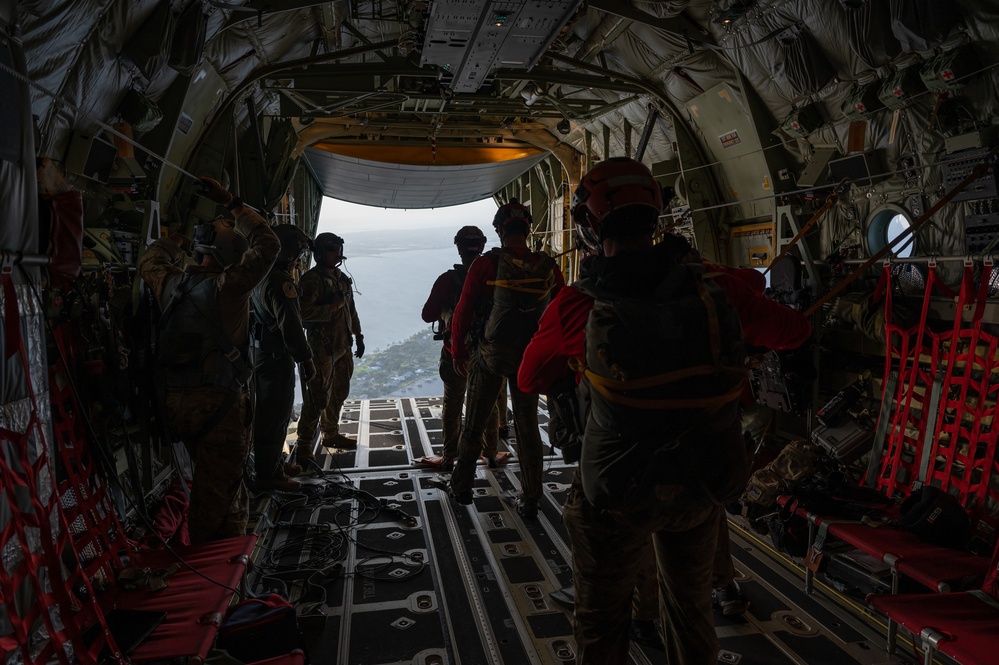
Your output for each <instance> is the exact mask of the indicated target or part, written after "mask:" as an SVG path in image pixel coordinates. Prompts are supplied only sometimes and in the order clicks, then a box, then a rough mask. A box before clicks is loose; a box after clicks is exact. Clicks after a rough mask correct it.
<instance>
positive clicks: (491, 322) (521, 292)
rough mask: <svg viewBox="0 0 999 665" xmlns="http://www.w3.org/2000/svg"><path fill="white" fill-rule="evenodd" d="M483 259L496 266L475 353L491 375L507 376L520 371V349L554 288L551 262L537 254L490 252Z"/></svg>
mask: <svg viewBox="0 0 999 665" xmlns="http://www.w3.org/2000/svg"><path fill="white" fill-rule="evenodd" d="M486 256H490V257H491V258H492V259H493V260H494V261H495V262H496V279H495V280H491V281H489V282H487V283H488V284H490V285H491V286H493V300H492V306H491V307H490V309H489V312H488V314H487V315H486V319H485V326H484V328H483V332H482V342H481V344H480V345H479V352H480V354H481V356H482V360H483V362H484V363H485V365H486V367H487V368H488V369H489V371H490V372H492V373H493V374H497V375H499V376H511V375H513V374H516V372H517V368H518V367H520V360H521V358H523V357H524V349H526V348H527V343H528V342H530V341H531V337H533V336H534V333H535V332H536V331H537V329H538V320H539V319H540V318H541V313H542V312H544V311H545V307H547V306H548V303H549V301H550V300H551V292H552V288H553V287H554V286H555V271H556V270H557V269H558V266H557V265H556V263H555V260H554V259H552V258H551V257H550V256H548V255H547V254H544V253H541V252H529V253H527V254H525V255H524V256H523V257H520V256H517V255H516V254H515V253H514V252H512V251H510V250H507V249H499V248H493V249H491V250H489V253H488V254H486Z"/></svg>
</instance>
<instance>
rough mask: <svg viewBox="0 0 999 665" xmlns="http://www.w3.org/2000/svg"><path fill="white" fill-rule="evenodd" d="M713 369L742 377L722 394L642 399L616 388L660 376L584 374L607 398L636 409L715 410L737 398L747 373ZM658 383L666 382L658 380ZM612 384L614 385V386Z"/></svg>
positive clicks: (730, 369)
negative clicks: (632, 378)
mask: <svg viewBox="0 0 999 665" xmlns="http://www.w3.org/2000/svg"><path fill="white" fill-rule="evenodd" d="M711 370H712V371H720V372H724V373H726V374H733V375H734V374H739V375H741V377H740V380H739V381H738V382H737V383H736V384H735V386H734V387H732V389H731V390H728V391H727V392H725V393H722V394H721V395H713V396H711V397H690V398H676V399H642V398H639V397H628V396H627V395H621V394H619V393H618V392H616V391H615V389H617V390H624V389H623V388H621V386H624V385H631V384H635V383H644V382H646V380H647V379H648V378H654V379H658V378H659V377H647V379H640V380H639V381H614V380H613V379H608V378H606V377H602V376H600V375H599V374H595V373H593V372H591V371H590V370H584V371H583V374H584V375H585V376H586V378H587V379H588V380H589V382H590V385H592V386H593V388H594V390H596V391H597V392H598V393H600V394H601V395H603V396H604V397H605V398H606V399H607V400H609V401H611V402H614V403H615V404H620V405H622V406H630V407H632V408H635V409H708V410H711V411H714V410H716V409H719V408H721V407H723V406H725V405H726V404H728V403H729V402H731V401H732V400H734V399H737V398H738V397H739V396H740V395H741V394H742V392H743V389H744V386H745V383H746V374H745V370H742V369H735V368H732V367H719V368H711ZM657 383H665V382H663V381H658V382H657ZM611 386H614V387H613V388H612V387H611Z"/></svg>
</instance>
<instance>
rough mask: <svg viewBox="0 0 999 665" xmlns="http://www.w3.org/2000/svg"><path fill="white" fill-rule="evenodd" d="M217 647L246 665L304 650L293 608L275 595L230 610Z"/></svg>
mask: <svg viewBox="0 0 999 665" xmlns="http://www.w3.org/2000/svg"><path fill="white" fill-rule="evenodd" d="M215 646H216V648H218V649H222V650H224V651H226V652H228V653H229V655H230V656H232V657H233V658H236V659H238V660H241V661H242V662H244V663H255V662H257V661H261V660H266V659H268V658H274V657H276V656H284V655H287V654H289V653H291V652H292V651H294V650H295V649H301V650H303V651H304V650H305V644H304V640H303V638H302V633H301V631H299V629H298V621H297V619H296V618H295V608H294V606H292V605H291V603H289V602H288V601H287V600H285V599H284V598H282V597H281V596H279V595H278V594H276V593H272V594H270V595H268V596H265V597H264V598H250V599H248V600H244V601H243V602H241V603H238V604H236V605H233V606H232V607H230V608H229V611H228V612H226V617H225V620H224V621H223V622H222V625H221V626H220V627H219V636H218V641H217V642H216V643H215Z"/></svg>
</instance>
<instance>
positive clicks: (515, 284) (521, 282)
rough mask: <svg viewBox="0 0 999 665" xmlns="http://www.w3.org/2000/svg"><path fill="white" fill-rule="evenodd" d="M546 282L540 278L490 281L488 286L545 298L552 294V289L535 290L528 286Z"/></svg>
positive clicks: (487, 282)
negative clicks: (534, 294) (535, 294)
mask: <svg viewBox="0 0 999 665" xmlns="http://www.w3.org/2000/svg"><path fill="white" fill-rule="evenodd" d="M545 281H547V280H545V279H542V278H540V277H528V278H525V279H490V280H487V281H486V284H487V285H489V286H498V287H500V288H501V289H508V290H510V291H519V292H520V293H537V294H538V295H539V296H542V297H544V296H547V295H548V294H549V293H550V292H551V289H535V288H531V287H529V286H527V285H528V284H537V283H538V282H541V283H544V282H545ZM539 300H540V298H539Z"/></svg>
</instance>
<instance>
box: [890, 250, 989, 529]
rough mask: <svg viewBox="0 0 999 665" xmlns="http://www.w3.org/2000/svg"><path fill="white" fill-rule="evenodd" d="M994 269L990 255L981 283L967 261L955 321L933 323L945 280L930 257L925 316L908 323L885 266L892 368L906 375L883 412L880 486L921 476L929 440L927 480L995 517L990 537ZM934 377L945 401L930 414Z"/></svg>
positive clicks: (906, 484) (895, 487)
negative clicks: (896, 314) (899, 321)
mask: <svg viewBox="0 0 999 665" xmlns="http://www.w3.org/2000/svg"><path fill="white" fill-rule="evenodd" d="M991 272H992V264H991V263H986V264H985V265H984V266H983V270H982V278H981V279H979V280H978V282H979V283H978V284H977V285H976V284H975V269H974V266H973V265H971V264H970V263H969V264H968V265H966V266H965V268H964V273H963V277H962V280H961V288H960V290H959V293H958V295H957V308H956V315H955V320H954V322H953V325H952V326H951V329H950V330H943V331H934V330H933V329H932V328H931V325H930V324H929V322H928V313H929V305H930V297H931V296H932V295H933V294H934V291H935V290H938V289H939V287H940V284H939V277H938V275H937V272H936V269H935V267H934V266H932V265H931V266H930V270H929V274H928V275H927V279H926V289H925V292H924V294H923V305H922V312H921V316H920V320H919V323H918V324H916V325H915V326H913V327H911V328H908V329H902V328H900V327H899V326H898V325H896V324H895V323H894V322H893V321H892V318H891V312H892V295H891V294H892V288H891V272H890V270H889V269H886V278H887V280H888V288H887V289H886V298H885V317H886V333H887V334H886V339H887V344H888V349H887V350H888V353H887V354H886V361H885V376H887V375H888V372H889V371H891V369H892V365H893V363H895V362H897V363H898V376H899V381H898V385H897V387H896V391H895V395H894V400H893V402H894V407H893V408H892V409H891V411H890V413H883V414H881V417H888V418H891V422H890V427H889V428H888V434H887V437H886V441H885V453H884V457H883V458H882V466H881V474H880V476H879V478H878V488H879V489H881V490H882V491H884V492H885V493H886V494H888V495H889V496H892V495H901V496H907V495H908V494H909V493H911V492H912V490H913V483H914V482H916V481H917V480H918V479H919V472H920V465H921V461H922V460H923V458H924V447H925V446H926V445H928V446H930V448H929V451H928V455H929V457H928V466H927V470H926V477H925V479H924V482H925V483H926V484H932V485H935V486H937V487H940V488H941V489H944V490H948V491H950V493H951V494H953V495H954V496H956V497H958V499H960V501H961V503H962V504H963V505H964V506H965V508H967V509H968V510H969V512H970V513H971V514H972V516H973V517H975V518H978V519H979V520H981V521H982V522H984V523H985V524H986V525H988V527H987V528H985V529H984V531H983V533H982V535H984V536H986V537H991V535H992V534H991V533H990V528H991V527H995V525H996V524H997V522H999V491H997V489H996V488H995V487H994V482H995V481H994V480H993V479H994V478H995V479H996V480H999V473H996V467H997V460H996V439H997V435H999V430H997V429H995V428H994V427H993V419H994V416H995V412H996V399H997V395H999V353H997V338H996V336H995V335H991V334H989V333H987V332H985V331H983V330H982V315H983V313H984V305H985V301H986V298H987V295H988V281H989V276H990V275H991ZM966 311H968V312H971V313H972V316H971V320H970V321H969V322H967V323H966V322H964V317H963V316H962V314H963V313H964V312H966ZM935 380H936V381H938V382H939V385H940V389H939V404H938V406H937V408H936V410H935V413H933V414H930V413H929V408H930V400H931V394H932V391H933V383H934V381H935ZM930 416H933V417H930ZM931 424H932V427H933V429H932V431H930V432H929V433H927V429H928V428H929V427H930V425H931ZM979 526H980V527H981V526H982V525H981V524H980V525H979Z"/></svg>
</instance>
